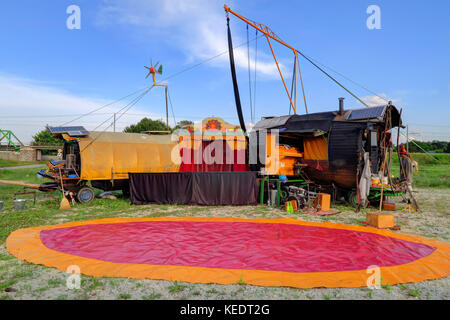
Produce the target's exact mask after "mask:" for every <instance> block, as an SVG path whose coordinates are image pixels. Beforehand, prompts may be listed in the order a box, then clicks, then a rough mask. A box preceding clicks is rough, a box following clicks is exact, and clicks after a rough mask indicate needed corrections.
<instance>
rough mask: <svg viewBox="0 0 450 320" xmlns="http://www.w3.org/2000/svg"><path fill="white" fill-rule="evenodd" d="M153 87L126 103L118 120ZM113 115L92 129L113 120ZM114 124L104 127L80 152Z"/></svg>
mask: <svg viewBox="0 0 450 320" xmlns="http://www.w3.org/2000/svg"><path fill="white" fill-rule="evenodd" d="M153 87H154V85H152V86H150V87H149V88H148V89H147V90H146V91H144V92H143V93H141V94H140V95H139V96H138V97H136V98H134V99H133V100H132V101H131V102H129V103H128V104H126V105H125V106H124V107H123V108H121V109H120V110H119V112H121V111H122V110H124V111H123V112H122V114H120V116H119V118H117V119H116V121H117V120H119V119H120V118H121V117H122V116H123V115H124V114H125V113H126V112H127V111H128V110H130V109H131V107H133V106H134V105H136V103H138V102H139V100H141V99H142V98H143V97H144V96H145V95H146V94H147V93H148V92H149V91H150V90H151V89H152V88H153ZM119 112H118V113H119ZM113 117H114V116H111V117H109V118H108V119H106V120H105V121H103V122H102V123H101V124H99V125H98V126H97V127H95V129H94V130H92V131H95V130H97V129H98V128H99V127H101V126H102V125H103V124H105V123H106V122H107V121H108V120H111V118H113ZM112 125H113V123H110V124H109V125H108V126H107V127H106V128H105V129H103V131H101V132H100V134H99V135H98V136H97V137H95V138H94V139H93V140H92V141H91V142H89V143H88V144H87V145H86V146H85V147H84V148H83V150H81V151H80V153H81V152H83V151H84V150H86V148H87V147H89V146H90V145H91V144H92V143H93V142H94V141H95V140H97V139H98V138H99V137H100V136H101V135H102V134H103V133H105V132H106V130H108V129H109V128H110V127H111V126H112Z"/></svg>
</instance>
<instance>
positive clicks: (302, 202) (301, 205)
mask: <svg viewBox="0 0 450 320" xmlns="http://www.w3.org/2000/svg"><path fill="white" fill-rule="evenodd" d="M292 200H295V201H297V208H299V209H303V208H304V207H305V199H304V198H297V197H295V196H289V197H288V198H287V199H286V202H287V201H292Z"/></svg>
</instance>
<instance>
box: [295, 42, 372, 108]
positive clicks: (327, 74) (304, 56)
mask: <svg viewBox="0 0 450 320" xmlns="http://www.w3.org/2000/svg"><path fill="white" fill-rule="evenodd" d="M296 51H297V52H298V53H299V54H301V55H302V57H303V58H305V59H306V60H308V61H309V62H310V63H311V64H312V65H313V66H315V67H316V68H317V69H319V70H320V71H322V72H323V73H324V74H325V75H326V76H327V77H328V78H330V79H331V80H333V81H334V82H335V83H336V84H337V85H339V86H340V87H341V88H342V89H344V90H345V91H347V92H348V93H349V94H351V95H352V97H353V98H355V99H356V100H358V101H359V102H361V103H362V104H363V105H365V106H366V107H369V105H368V104H367V103H365V102H364V101H362V100H361V99H360V98H358V97H357V96H356V95H355V94H354V93H353V92H351V91H350V90H348V89H347V88H346V87H344V86H343V85H342V84H341V83H340V82H339V81H337V80H336V79H335V78H333V77H332V76H331V75H330V74H329V73H328V72H326V71H325V70H323V69H322V68H321V67H319V66H318V65H317V64H315V63H314V62H313V61H312V60H311V59H309V58H308V57H307V56H306V55H304V54H303V53H302V52H301V51H299V50H297V49H296Z"/></svg>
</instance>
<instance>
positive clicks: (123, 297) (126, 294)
mask: <svg viewBox="0 0 450 320" xmlns="http://www.w3.org/2000/svg"><path fill="white" fill-rule="evenodd" d="M117 299H121V300H128V299H131V295H130V294H129V293H121V294H119V296H118V297H117Z"/></svg>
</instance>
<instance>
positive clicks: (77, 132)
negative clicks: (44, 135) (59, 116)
mask: <svg viewBox="0 0 450 320" xmlns="http://www.w3.org/2000/svg"><path fill="white" fill-rule="evenodd" d="M48 131H50V133H51V134H61V133H67V134H68V135H69V136H75V137H76V136H87V135H89V131H87V130H86V129H85V128H84V127H82V126H77V127H49V128H48Z"/></svg>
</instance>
